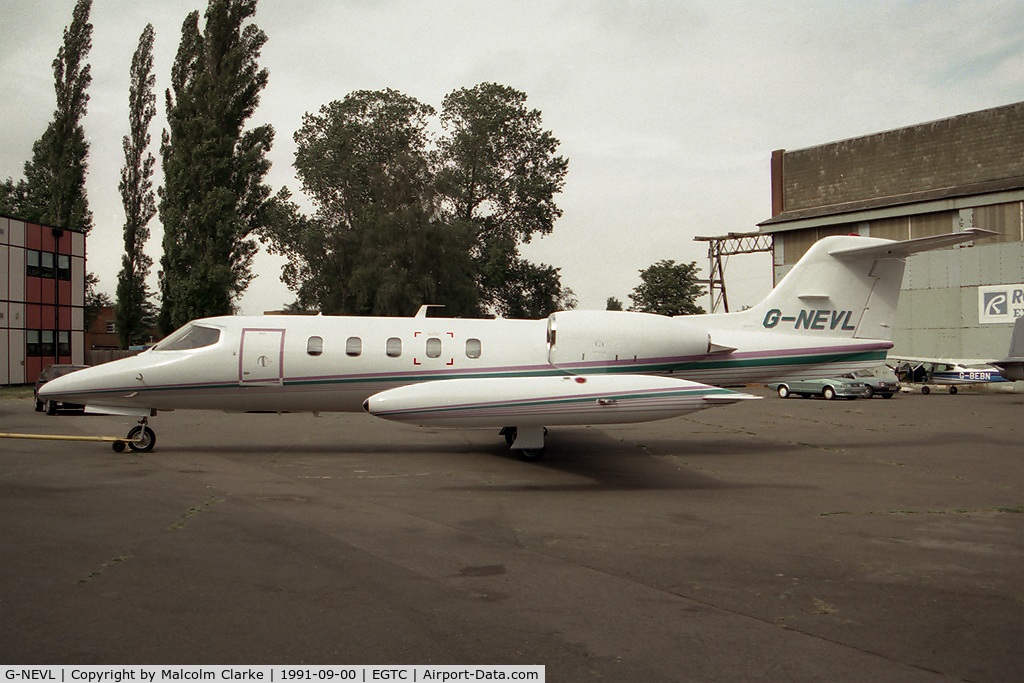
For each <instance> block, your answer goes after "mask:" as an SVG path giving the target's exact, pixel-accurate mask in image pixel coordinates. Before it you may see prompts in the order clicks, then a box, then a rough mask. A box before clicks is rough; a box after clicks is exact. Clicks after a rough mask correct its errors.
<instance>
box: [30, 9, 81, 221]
mask: <svg viewBox="0 0 1024 683" xmlns="http://www.w3.org/2000/svg"><path fill="white" fill-rule="evenodd" d="M91 10H92V0H78V3H77V4H75V9H74V12H73V13H72V19H71V24H70V25H69V26H67V27H66V28H65V29H64V43H63V44H62V45H61V47H60V49H59V50H58V51H57V57H56V58H55V59H54V60H53V76H54V91H55V93H56V95H57V108H56V109H55V110H54V112H53V120H52V121H51V122H50V124H49V126H47V128H46V131H45V132H44V133H43V135H42V137H40V138H39V139H38V140H37V141H36V142H35V143H34V144H33V145H32V159H31V161H27V162H25V179H24V181H23V182H22V183H19V191H18V194H19V202H20V204H21V207H20V211H19V212H18V213H19V216H20V217H21V218H24V219H25V220H30V221H35V222H39V223H43V224H45V225H52V226H56V227H60V228H65V229H67V230H77V231H79V232H85V233H88V232H89V230H91V229H92V212H91V211H90V210H89V202H88V200H87V199H86V195H85V175H86V171H87V168H88V165H87V163H86V157H88V155H89V143H88V141H87V140H86V139H85V130H84V129H83V128H82V124H81V120H82V119H83V118H84V117H85V114H86V109H87V105H88V103H89V95H88V94H86V90H87V89H88V88H89V84H90V83H91V82H92V75H91V73H90V67H89V65H88V64H86V63H85V61H86V59H88V56H89V50H90V49H91V48H92V24H91V23H89V13H90V11H91Z"/></svg>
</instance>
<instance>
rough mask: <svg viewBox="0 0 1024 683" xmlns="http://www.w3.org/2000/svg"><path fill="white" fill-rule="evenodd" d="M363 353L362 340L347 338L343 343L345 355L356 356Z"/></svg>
mask: <svg viewBox="0 0 1024 683" xmlns="http://www.w3.org/2000/svg"><path fill="white" fill-rule="evenodd" d="M362 352H363V340H362V339H360V338H359V337H349V338H348V339H347V340H346V341H345V355H346V356H358V355H359V354H361V353H362Z"/></svg>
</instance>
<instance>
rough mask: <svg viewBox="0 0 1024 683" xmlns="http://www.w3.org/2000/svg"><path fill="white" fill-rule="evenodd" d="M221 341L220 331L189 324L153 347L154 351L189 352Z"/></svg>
mask: <svg viewBox="0 0 1024 683" xmlns="http://www.w3.org/2000/svg"><path fill="white" fill-rule="evenodd" d="M218 341H220V330H218V329H217V328H215V327H204V326H202V325H196V324H194V323H189V324H188V325H185V326H184V327H182V328H181V329H179V330H178V331H177V332H174V333H172V334H171V335H170V336H168V337H167V338H166V339H164V340H163V341H161V342H160V343H159V344H157V345H156V346H154V347H153V349H152V350H153V351H187V350H189V349H201V348H203V347H206V346H213V345H214V344H216V343H217V342H218Z"/></svg>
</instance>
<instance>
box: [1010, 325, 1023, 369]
mask: <svg viewBox="0 0 1024 683" xmlns="http://www.w3.org/2000/svg"><path fill="white" fill-rule="evenodd" d="M1006 357H1007V358H1013V359H1016V360H1024V318H1017V322H1015V323H1014V324H1013V336H1012V337H1010V350H1009V352H1008V353H1007V354H1006Z"/></svg>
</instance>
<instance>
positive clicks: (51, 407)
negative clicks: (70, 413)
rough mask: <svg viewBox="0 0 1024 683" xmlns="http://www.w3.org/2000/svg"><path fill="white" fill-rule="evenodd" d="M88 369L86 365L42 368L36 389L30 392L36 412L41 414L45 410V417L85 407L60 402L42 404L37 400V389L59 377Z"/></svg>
mask: <svg viewBox="0 0 1024 683" xmlns="http://www.w3.org/2000/svg"><path fill="white" fill-rule="evenodd" d="M87 367H89V366H88V365H47V366H46V367H45V368H43V371H42V372H40V373H39V378H38V379H37V380H36V387H35V389H33V390H32V395H33V397H34V398H35V400H36V412H42V411H43V410H44V409H45V410H46V414H47V415H56V414H57V410H58V409H62V410H82V409H84V408H85V406H80V405H78V404H77V403H61V402H60V401H46V402H43V401H42V400H41V399H40V398H39V387H41V386H43V385H44V384H46V383H47V382H49V381H50V380H51V379H54V378H57V377H60V376H61V375H67V374H68V373H71V372H74V371H76V370H82V369H84V368H87Z"/></svg>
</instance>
